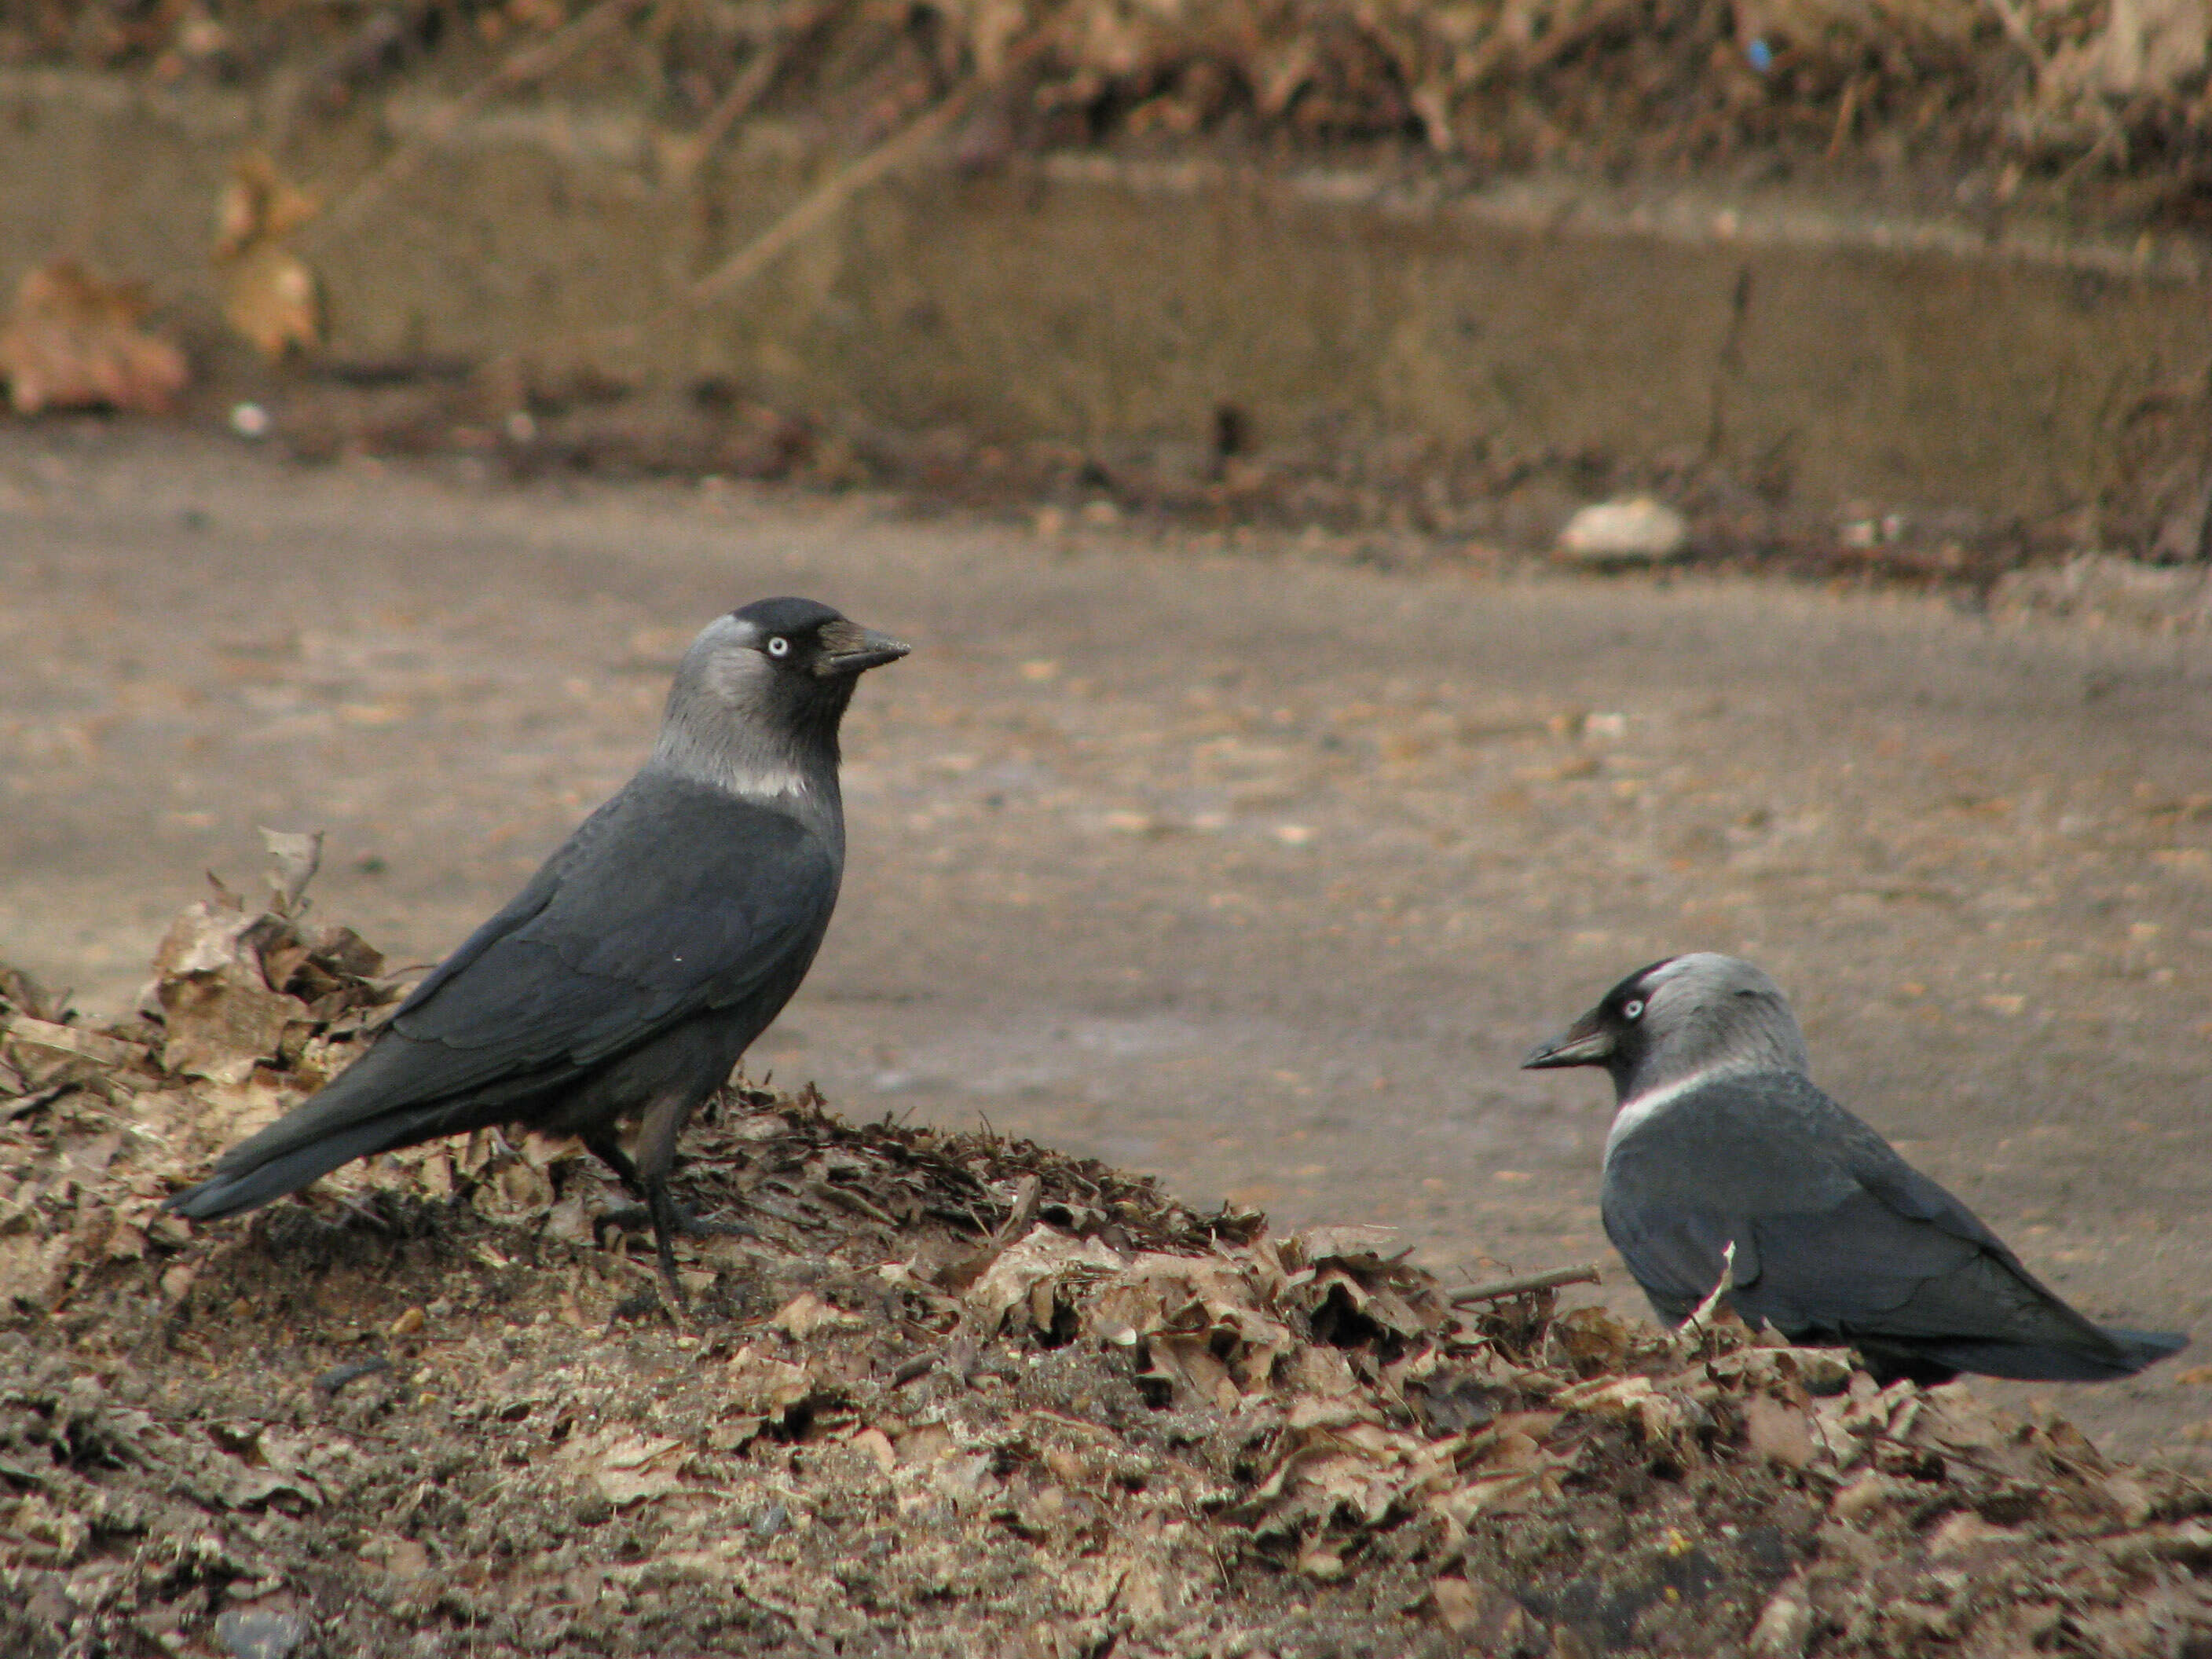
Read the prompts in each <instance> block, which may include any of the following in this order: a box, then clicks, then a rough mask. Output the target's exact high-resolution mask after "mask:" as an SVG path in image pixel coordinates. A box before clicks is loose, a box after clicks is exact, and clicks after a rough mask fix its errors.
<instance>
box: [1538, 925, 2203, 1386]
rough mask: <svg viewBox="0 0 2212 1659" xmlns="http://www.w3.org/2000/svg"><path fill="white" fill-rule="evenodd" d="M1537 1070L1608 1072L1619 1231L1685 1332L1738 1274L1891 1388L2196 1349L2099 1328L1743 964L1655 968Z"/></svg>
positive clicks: (1770, 1303)
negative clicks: (1824, 1071) (1854, 1110)
mask: <svg viewBox="0 0 2212 1659" xmlns="http://www.w3.org/2000/svg"><path fill="white" fill-rule="evenodd" d="M1522 1065H1523V1066H1526V1067H1528V1068H1531V1069H1542V1068H1546V1067H1550V1066H1604V1067H1605V1068H1606V1070H1607V1071H1608V1072H1610V1073H1612V1074H1613V1087H1614V1089H1615V1090H1616V1091H1618V1092H1619V1095H1620V1108H1619V1110H1618V1112H1617V1113H1616V1115H1615V1116H1614V1118H1613V1130H1612V1133H1610V1134H1608V1135H1607V1137H1606V1142H1605V1175H1604V1179H1603V1182H1602V1183H1601V1188H1600V1191H1599V1202H1600V1205H1601V1209H1602V1212H1603V1214H1604V1217H1605V1231H1606V1237H1608V1238H1610V1239H1611V1240H1612V1241H1613V1248H1614V1249H1617V1250H1619V1251H1620V1254H1621V1255H1622V1257H1623V1258H1624V1259H1625V1260H1626V1261H1627V1263H1628V1270H1629V1272H1630V1273H1633V1274H1634V1275H1635V1276H1636V1282H1637V1283H1638V1284H1639V1285H1642V1286H1643V1287H1644V1294H1645V1295H1646V1296H1648V1297H1650V1299H1651V1305H1652V1307H1653V1308H1654V1309H1655V1310H1656V1311H1657V1313H1658V1315H1659V1316H1660V1317H1661V1318H1662V1319H1663V1320H1664V1321H1666V1322H1667V1323H1668V1324H1669V1325H1679V1324H1680V1323H1681V1322H1682V1321H1683V1320H1685V1319H1686V1318H1687V1317H1689V1316H1690V1314H1691V1313H1692V1310H1695V1309H1696V1308H1697V1306H1698V1304H1699V1303H1700V1302H1702V1301H1703V1300H1704V1299H1705V1296H1706V1295H1707V1293H1708V1292H1710V1291H1711V1290H1712V1289H1713V1288H1714V1287H1715V1286H1716V1285H1717V1284H1719V1282H1720V1279H1721V1274H1722V1269H1723V1260H1724V1252H1725V1251H1726V1250H1727V1249H1728V1247H1729V1245H1730V1244H1731V1243H1732V1244H1734V1245H1735V1260H1734V1263H1733V1265H1732V1267H1731V1268H1730V1270H1729V1276H1730V1288H1729V1291H1728V1299H1729V1302H1730V1303H1732V1304H1734V1305H1735V1310H1736V1311H1737V1312H1738V1313H1739V1314H1741V1316H1743V1317H1744V1318H1745V1319H1746V1320H1747V1321H1749V1322H1752V1323H1753V1324H1756V1323H1757V1322H1759V1321H1761V1320H1764V1321H1765V1322H1767V1323H1768V1324H1770V1325H1771V1326H1773V1327H1774V1328H1776V1329H1777V1330H1778V1331H1780V1332H1781V1333H1782V1334H1784V1336H1786V1337H1788V1338H1789V1339H1790V1340H1791V1341H1793V1342H1803V1343H1808V1344H1812V1345H1815V1346H1818V1345H1824V1344H1836V1345H1841V1346H1850V1347H1853V1348H1856V1349H1857V1350H1858V1352H1859V1354H1860V1356H1861V1357H1862V1358H1863V1359H1864V1360H1865V1361H1866V1364H1867V1368H1868V1369H1869V1370H1871V1371H1873V1372H1874V1373H1875V1376H1877V1377H1879V1378H1880V1379H1881V1380H1882V1381H1883V1382H1885V1383H1887V1382H1888V1381H1889V1380H1891V1379H1892V1378H1893V1377H1899V1376H1907V1377H1911V1378H1912V1379H1913V1380H1914V1381H1916V1382H1921V1383H1947V1382H1948V1381H1950V1380H1951V1378H1952V1377H1954V1376H1956V1375H1957V1374H1958V1373H1959V1372H1960V1371H1978V1372H1980V1373H1982V1374H1983V1375H1984V1376H2012V1377H2021V1378H2026V1379H2028V1380H2031V1381H2036V1382H2051V1383H2089V1382H2098V1381H2101V1380H2103V1379H2106V1378H2108V1377H2115V1376H2129V1375H2130V1374H2131V1373H2133V1372H2136V1371H2139V1370H2142V1368H2143V1367H2144V1366H2146V1365H2148V1364H2151V1363H2152V1362H2153V1361H2154V1360H2157V1359H2161V1358H2165V1357H2166V1355H2167V1354H2170V1353H2172V1352H2175V1351H2176V1350H2178V1349H2179V1348H2181V1347H2182V1346H2185V1344H2186V1342H2187V1340H2188V1339H2187V1338H2186V1337H2183V1336H2177V1335H2167V1334H2160V1333H2157V1332H2148V1331H2124V1330H2112V1329H2108V1328H2105V1327H2102V1326H2099V1325H2093V1324H2092V1323H2090V1322H2089V1321H2088V1320H2087V1319H2085V1318H2083V1317H2082V1316H2081V1315H2080V1314H2078V1313H2076V1312H2075V1310H2073V1309H2071V1308H2069V1307H2068V1306H2067V1305H2066V1304H2064V1303H2063V1302H2062V1301H2060V1300H2059V1299H2058V1298H2057V1297H2056V1296H2054V1295H2052V1294H2051V1291H2050V1290H2049V1289H2048V1288H2046V1287H2045V1285H2043V1284H2042V1283H2041V1282H2040V1281H2039V1280H2038V1279H2036V1278H2035V1276H2034V1275H2033V1273H2029V1272H2028V1270H2027V1268H2026V1267H2022V1266H2021V1261H2020V1258H2019V1257H2018V1256H2016V1255H2014V1254H2013V1253H2012V1252H2011V1251H2010V1250H2008V1249H2006V1248H2005V1246H2004V1244H2003V1243H2002V1241H2001V1240H1999V1239H1998V1237H1997V1236H1996V1234H1995V1233H1993V1232H1991V1231H1990V1230H1989V1229H1988V1228H1987V1227H1986V1226H1984V1225H1983V1224H1982V1223H1981V1222H1980V1221H1979V1220H1978V1219H1977V1218H1975V1216H1974V1215H1973V1213H1972V1212H1971V1211H1969V1210H1968V1209H1967V1208H1966V1206H1965V1205H1963V1204H1961V1203H1960V1201H1959V1200H1957V1199H1955V1198H1954V1197H1953V1196H1952V1195H1951V1194H1949V1193H1948V1192H1945V1191H1944V1190H1943V1188H1941V1187H1939V1186H1937V1185H1936V1183H1935V1182H1932V1181H1930V1180H1929V1178H1928V1177H1927V1176H1923V1175H1922V1174H1921V1173H1920V1172H1919V1171H1918V1170H1915V1169H1913V1168H1912V1167H1911V1165H1910V1164H1907V1163H1905V1160H1904V1159H1903V1158H1899V1156H1898V1154H1897V1152H1896V1150H1895V1149H1894V1148H1893V1147H1892V1146H1890V1145H1889V1143H1888V1142H1887V1141H1886V1140H1884V1139H1882V1138H1881V1136H1880V1135H1878V1134H1876V1133H1875V1132H1874V1131H1873V1130H1872V1129H1870V1128H1869V1127H1867V1126H1866V1125H1865V1124H1863V1123H1862V1122H1861V1121H1859V1120H1858V1119H1857V1118H1856V1117H1854V1116H1852V1115H1850V1113H1849V1112H1847V1111H1845V1110H1844V1109H1843V1108H1842V1107H1841V1106H1838V1104H1837V1103H1835V1102H1834V1101H1832V1100H1831V1099H1829V1098H1828V1097H1827V1096H1826V1095H1825V1094H1823V1093H1821V1092H1820V1090H1819V1089H1817V1088H1815V1087H1814V1085H1813V1080H1812V1079H1811V1078H1810V1077H1809V1076H1808V1075H1807V1073H1808V1072H1809V1071H1810V1069H1811V1066H1812V1061H1811V1060H1810V1059H1809V1058H1808V1055H1807V1054H1806V1052H1805V1037H1804V1034H1803V1033H1802V1031H1800V1030H1798V1027H1797V1018H1796V1015H1794V1014H1793V1013H1791V1012H1790V1005H1789V1003H1788V1002H1787V1001H1785V1000H1784V998H1783V995H1782V992H1781V989H1780V988H1779V987H1778V986H1777V985H1776V984H1775V983H1774V981H1772V980H1771V979H1769V978H1768V977H1767V976H1766V975H1765V974H1763V973H1761V972H1760V971H1759V969H1756V968H1754V967H1753V966H1752V965H1751V963H1747V962H1743V961H1740V960H1738V959H1737V958H1735V957H1724V956H1717V955H1713V954H1711V953H1699V954H1698V955H1695V956H1684V957H1670V958H1668V960H1666V961H1664V962H1656V963H1652V964H1651V966H1650V967H1648V968H1643V969H1638V970H1637V971H1636V972H1635V973H1632V974H1631V975H1629V976H1628V977H1627V978H1626V979H1625V980H1623V981H1620V984H1618V985H1616V986H1614V987H1613V989H1611V990H1610V991H1608V992H1607V993H1606V994H1605V998H1604V1000H1602V1001H1601V1002H1600V1003H1599V1004H1598V1005H1597V1006H1596V1007H1595V1008H1593V1009H1591V1010H1590V1011H1589V1012H1588V1013H1586V1014H1584V1015H1583V1017H1582V1018H1580V1019H1578V1020H1577V1021H1576V1022H1575V1023H1574V1024H1572V1025H1571V1026H1569V1027H1568V1028H1567V1030H1565V1031H1564V1032H1563V1033H1561V1034H1560V1035H1559V1036H1557V1037H1555V1038H1553V1040H1552V1041H1551V1042H1547V1043H1545V1044H1543V1045H1542V1046H1541V1047H1540V1048H1537V1049H1536V1051H1535V1052H1534V1054H1530V1055H1529V1056H1528V1059H1527V1060H1523V1061H1522Z"/></svg>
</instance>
